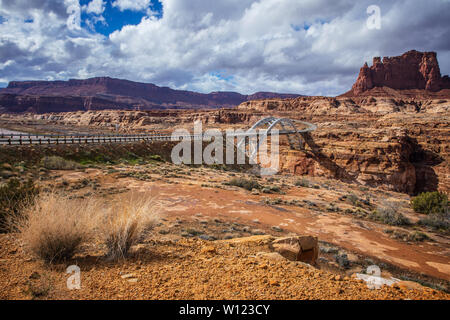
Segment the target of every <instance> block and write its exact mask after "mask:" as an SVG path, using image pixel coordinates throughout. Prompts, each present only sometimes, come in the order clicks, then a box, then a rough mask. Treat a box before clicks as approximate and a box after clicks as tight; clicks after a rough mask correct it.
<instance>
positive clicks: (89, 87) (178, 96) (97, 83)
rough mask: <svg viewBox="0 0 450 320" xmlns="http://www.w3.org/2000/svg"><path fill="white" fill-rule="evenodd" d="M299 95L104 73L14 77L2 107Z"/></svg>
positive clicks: (186, 104) (181, 103)
mask: <svg viewBox="0 0 450 320" xmlns="http://www.w3.org/2000/svg"><path fill="white" fill-rule="evenodd" d="M298 96H299V95H294V94H278V93H271V92H259V93H255V94H253V95H242V94H239V93H236V92H211V93H209V94H202V93H197V92H192V91H182V90H173V89H171V88H168V87H158V86H156V85H154V84H151V83H139V82H133V81H128V80H120V79H113V78H108V77H104V78H92V79H87V80H69V81H24V82H15V81H13V82H11V83H10V84H9V85H8V87H7V88H5V89H2V90H0V108H2V109H3V111H4V112H24V111H29V112H37V113H45V112H66V111H74V110H103V109H128V110H129V109H139V110H148V109H167V108H193V109H199V108H217V107H234V106H237V105H238V104H240V103H242V102H243V101H247V100H253V99H265V98H294V97H298ZM47 105H48V106H49V107H46V106H47Z"/></svg>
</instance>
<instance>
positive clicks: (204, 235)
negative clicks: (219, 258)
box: [199, 234, 217, 241]
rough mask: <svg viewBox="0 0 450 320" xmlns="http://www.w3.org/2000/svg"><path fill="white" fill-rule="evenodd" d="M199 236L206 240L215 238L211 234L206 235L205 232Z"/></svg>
mask: <svg viewBox="0 0 450 320" xmlns="http://www.w3.org/2000/svg"><path fill="white" fill-rule="evenodd" d="M199 238H200V239H202V240H206V241H214V240H217V239H216V237H213V236H210V235H206V234H202V235H200V236H199Z"/></svg>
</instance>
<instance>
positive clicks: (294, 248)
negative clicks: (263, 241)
mask: <svg viewBox="0 0 450 320" xmlns="http://www.w3.org/2000/svg"><path fill="white" fill-rule="evenodd" d="M270 248H271V249H272V250H273V251H275V252H278V253H279V254H280V255H282V256H283V257H285V258H286V259H288V260H291V261H302V262H306V263H309V264H315V263H316V260H317V258H318V255H319V244H318V239H317V237H312V236H295V237H284V238H278V239H275V240H274V241H272V243H271V244H270Z"/></svg>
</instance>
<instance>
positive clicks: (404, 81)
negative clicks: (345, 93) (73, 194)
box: [350, 50, 450, 96]
mask: <svg viewBox="0 0 450 320" xmlns="http://www.w3.org/2000/svg"><path fill="white" fill-rule="evenodd" d="M377 87H389V88H391V89H396V90H411V89H419V90H427V91H433V92H436V91H439V90H442V89H450V78H449V77H448V75H447V76H444V77H441V72H440V69H439V64H438V61H437V57H436V52H419V51H416V50H411V51H408V52H406V53H404V54H402V55H401V56H398V57H392V58H390V57H384V58H383V61H381V58H380V57H375V58H373V64H372V66H371V67H369V66H368V65H367V62H366V63H365V64H364V66H363V67H362V68H361V70H360V72H359V76H358V79H357V80H356V82H355V84H354V85H353V87H352V90H351V91H350V94H353V95H355V96H357V95H359V94H362V93H365V92H367V91H370V90H371V89H373V88H377Z"/></svg>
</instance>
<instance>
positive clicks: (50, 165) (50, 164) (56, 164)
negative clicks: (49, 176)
mask: <svg viewBox="0 0 450 320" xmlns="http://www.w3.org/2000/svg"><path fill="white" fill-rule="evenodd" d="M40 165H41V166H42V167H44V168H45V169H48V170H74V169H79V168H80V167H81V166H80V165H79V164H78V163H76V162H74V161H71V160H66V159H64V158H61V157H58V156H50V157H44V158H42V159H41V163H40Z"/></svg>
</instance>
